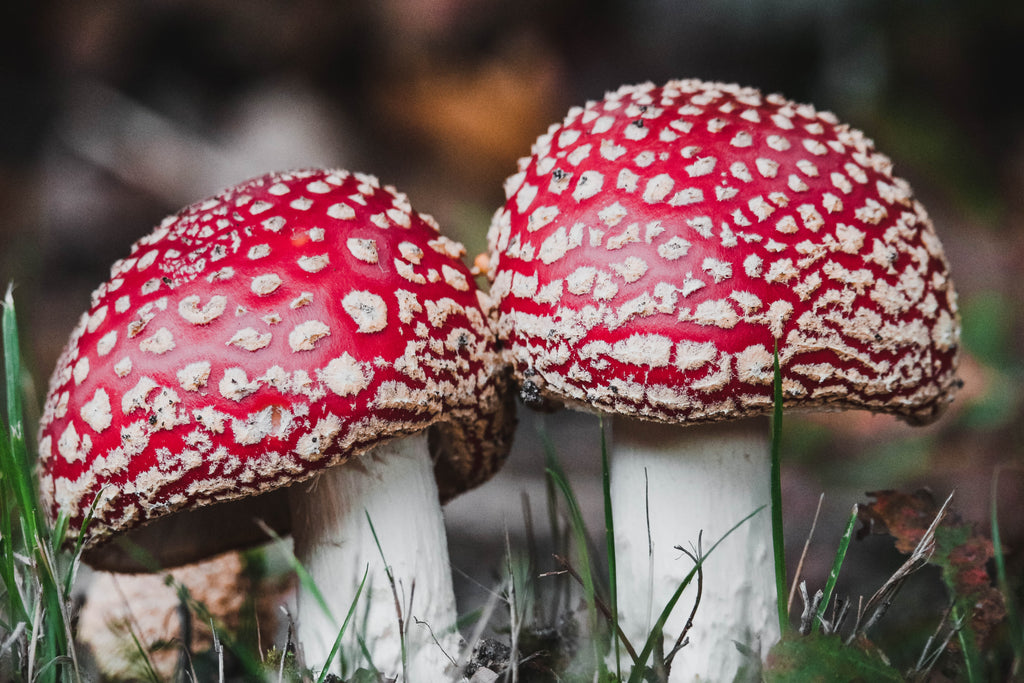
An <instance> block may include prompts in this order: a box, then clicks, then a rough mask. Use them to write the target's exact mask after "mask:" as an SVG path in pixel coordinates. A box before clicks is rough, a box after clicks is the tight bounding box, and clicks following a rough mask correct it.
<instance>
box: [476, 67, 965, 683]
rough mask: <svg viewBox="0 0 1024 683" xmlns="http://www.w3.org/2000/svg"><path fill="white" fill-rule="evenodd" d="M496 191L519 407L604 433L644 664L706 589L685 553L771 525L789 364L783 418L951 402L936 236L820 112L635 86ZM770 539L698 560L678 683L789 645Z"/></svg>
mask: <svg viewBox="0 0 1024 683" xmlns="http://www.w3.org/2000/svg"><path fill="white" fill-rule="evenodd" d="M505 190H506V196H507V203H506V204H505V205H504V207H503V208H501V209H499V210H498V212H497V213H496V214H495V217H494V220H493V222H492V225H491V228H490V231H489V236H488V240H489V248H490V253H489V272H488V275H489V278H490V279H491V281H492V286H491V292H490V293H491V297H492V301H493V302H494V304H495V306H496V308H497V312H498V315H499V323H498V325H499V332H498V336H499V339H500V340H502V341H503V343H504V344H505V348H506V351H505V353H506V354H507V357H508V359H509V362H510V364H511V365H513V367H514V374H515V378H516V380H517V381H518V382H519V383H520V384H521V394H522V396H523V398H524V400H525V401H526V402H527V403H528V404H529V403H534V404H536V403H542V402H546V401H556V402H562V403H564V404H567V405H569V406H572V407H575V408H579V409H582V410H589V411H597V412H601V413H604V414H606V415H608V416H610V417H609V419H608V422H609V423H610V425H611V439H610V443H611V479H612V481H611V487H612V491H611V497H612V505H613V515H614V523H615V542H616V560H617V574H618V576H619V577H623V578H624V579H625V583H624V585H621V586H619V589H618V596H619V601H618V603H619V610H620V619H621V622H622V623H621V625H622V627H623V629H624V630H625V632H626V634H627V635H628V637H629V638H630V639H632V640H634V642H636V641H637V640H639V641H641V642H642V640H643V639H645V638H646V637H647V634H648V633H649V629H650V628H651V626H652V624H653V623H654V620H655V619H656V618H657V616H658V614H659V613H660V611H661V609H662V608H663V607H664V605H665V604H666V603H667V601H668V598H669V597H670V596H671V595H672V593H673V592H674V591H675V589H676V588H677V587H678V586H679V584H680V582H681V580H682V579H683V577H684V576H685V575H686V574H687V573H688V572H689V571H690V569H691V568H692V567H693V565H692V563H691V562H690V561H689V560H687V559H686V558H685V557H684V556H683V554H682V553H681V552H679V551H678V550H676V546H683V547H689V546H690V545H691V544H692V545H694V546H695V545H696V544H697V542H698V538H699V533H700V532H701V531H703V538H704V549H705V550H706V549H707V547H708V546H709V545H710V543H711V542H712V541H713V540H715V539H718V538H719V537H721V536H722V535H723V534H724V533H725V532H726V531H728V530H729V528H730V527H732V526H733V525H735V524H736V523H737V522H739V521H740V520H741V519H743V518H744V517H745V516H747V515H749V514H750V513H752V512H753V511H754V510H756V509H758V508H759V507H760V506H762V505H767V504H769V502H770V496H769V468H770V448H769V446H768V431H769V430H768V427H767V419H766V418H765V417H764V416H765V415H767V414H770V412H771V411H772V408H773V360H774V358H773V354H774V349H775V347H776V345H778V355H779V361H780V364H781V371H782V394H783V399H784V406H785V408H786V409H787V410H840V409H846V408H863V409H867V410H870V411H874V412H879V413H891V414H894V415H897V416H899V417H901V418H903V419H904V420H906V421H908V422H911V423H915V424H917V423H925V422H928V421H931V420H933V419H934V418H936V417H937V415H938V414H939V413H940V411H941V410H942V409H943V407H944V406H945V405H946V404H947V403H948V402H949V401H950V400H952V395H953V393H954V391H955V389H956V388H957V386H958V380H957V379H956V375H955V368H956V362H957V352H958V340H959V318H958V314H957V305H956V295H955V292H954V289H953V284H952V281H951V280H950V277H949V273H948V266H947V262H946V259H945V257H944V255H943V253H942V248H941V246H940V244H939V240H938V238H937V237H936V234H935V231H934V228H933V226H932V223H931V221H930V220H929V218H928V215H927V214H926V213H925V210H924V208H923V207H922V206H921V204H920V203H919V202H918V201H916V200H915V198H914V197H913V195H912V194H911V190H910V187H909V186H908V184H907V183H906V182H905V181H903V180H901V179H899V178H897V177H894V176H893V175H892V164H891V162H890V160H889V159H888V158H887V157H885V156H883V155H882V154H880V153H879V152H877V151H876V150H875V148H874V145H873V142H872V141H871V140H869V139H867V138H866V137H865V136H864V135H863V134H861V133H860V132H859V131H857V130H854V129H852V128H850V127H849V126H847V125H844V124H841V123H839V122H838V121H837V119H836V117H835V116H833V115H832V114H830V113H827V112H820V111H817V110H816V109H815V108H814V107H812V106H810V105H803V104H796V103H794V102H790V101H788V100H786V99H784V98H783V97H781V96H778V95H763V94H762V93H760V92H759V91H757V90H754V89H750V88H742V87H738V86H736V85H729V84H721V83H707V82H702V81H697V80H685V81H672V82H669V83H667V84H666V85H664V86H663V87H656V86H655V85H654V84H651V83H647V84H643V85H637V86H628V87H623V88H621V89H620V90H618V91H617V92H613V93H609V94H608V95H607V96H606V97H605V98H604V99H603V100H602V101H599V102H589V103H587V104H586V106H583V107H575V108H573V109H571V110H570V111H569V113H568V115H567V116H566V118H565V120H564V121H563V122H562V123H560V124H555V125H553V126H551V127H550V128H549V129H548V131H547V133H546V134H544V135H542V136H541V137H540V138H539V139H538V140H537V142H536V143H535V145H534V147H533V150H532V156H530V157H528V158H524V159H522V160H521V161H520V163H519V169H518V173H516V174H515V175H513V176H511V177H510V178H509V179H508V181H507V182H506V187H505ZM769 516H770V515H769V512H768V511H767V510H765V511H763V512H762V513H761V514H759V515H756V516H755V517H753V518H752V519H750V520H749V521H748V522H747V523H746V524H745V525H743V526H742V527H740V528H739V529H738V530H737V531H736V532H735V533H734V534H733V535H732V536H730V537H729V538H728V539H727V540H726V542H725V543H723V544H722V545H721V546H719V548H718V549H717V550H716V551H715V553H714V554H713V555H711V556H710V557H709V558H708V560H707V563H706V564H705V565H704V568H703V571H704V581H703V584H704V585H703V596H702V598H701V601H700V607H699V610H698V612H697V614H696V618H695V623H694V625H693V628H692V630H690V631H689V632H688V637H689V645H687V647H686V648H685V649H684V650H683V651H682V652H680V653H679V655H678V656H677V657H676V658H675V663H674V665H673V667H672V670H673V677H672V680H691V679H694V678H699V679H700V680H732V679H733V676H734V675H735V674H736V672H737V670H738V669H739V668H740V667H741V666H743V665H744V660H743V656H742V655H740V654H739V653H738V651H737V648H735V647H734V646H733V641H737V642H740V643H745V644H747V645H748V646H751V647H752V648H754V649H755V650H757V649H758V648H760V651H761V653H762V654H764V653H765V652H766V651H767V648H768V647H769V646H770V645H771V643H772V642H773V641H774V640H776V639H777V638H778V636H779V622H778V618H777V610H776V590H775V584H774V582H773V580H772V575H773V571H772V567H773V561H772V559H773V551H772V545H771V541H770V533H769V530H770V524H769ZM648 520H649V524H650V526H649V528H648ZM649 539H650V543H651V546H650V547H652V548H653V550H652V551H651V552H652V553H653V557H652V558H651V559H650V560H649V556H648V553H649ZM648 577H651V578H650V579H648ZM620 581H621V579H620ZM687 595H689V596H690V597H689V598H688V599H690V600H692V599H693V595H694V587H691V588H690V589H689V593H688V594H687ZM688 615H689V609H683V608H677V609H676V610H675V612H674V613H673V616H672V618H671V619H670V621H669V622H668V624H667V626H666V629H665V637H666V638H671V639H672V640H671V641H670V642H669V643H668V645H667V647H666V651H667V650H668V649H670V648H671V645H672V643H673V642H674V640H675V638H677V637H678V635H679V633H680V630H681V629H682V628H683V625H684V623H685V621H686V619H687V617H688Z"/></svg>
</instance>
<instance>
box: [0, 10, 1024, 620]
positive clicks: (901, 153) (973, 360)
mask: <svg viewBox="0 0 1024 683" xmlns="http://www.w3.org/2000/svg"><path fill="white" fill-rule="evenodd" d="M1022 44H1024V4H1022V3H1019V2H1013V1H1012V0H1005V1H1004V2H999V1H996V0H991V1H990V0H975V1H973V2H970V3H968V2H963V1H962V0H931V1H930V2H912V1H904V0H830V1H828V2H821V1H818V0H717V1H716V2H711V1H705V2H699V1H691V2H687V1H685V0H597V1H595V2H585V1H584V0H350V1H344V0H295V1H292V2H287V1H285V0H256V1H254V2H247V3H240V2H236V1H234V0H92V1H91V2H77V1H74V0H37V1H36V2H31V3H29V2H19V1H14V2H6V3H3V4H2V8H0V54H2V58H0V92H2V93H3V104H4V106H3V107H2V108H0V279H2V280H3V281H5V282H6V281H10V282H13V283H14V286H15V290H14V293H15V300H16V303H17V305H18V311H19V315H20V319H21V322H22V328H23V329H22V344H23V347H24V351H25V354H26V356H27V359H26V360H27V362H28V364H29V366H30V369H31V371H32V374H33V376H34V378H35V380H36V382H37V386H36V390H37V392H38V394H37V399H38V398H39V395H41V394H42V393H43V392H44V390H45V382H46V379H47V377H48V375H49V373H50V370H51V368H52V367H53V364H54V361H55V359H56V357H57V355H58V353H59V352H60V349H61V347H62V345H63V343H64V341H65V339H66V337H67V335H68V333H69V332H70V330H71V328H72V327H73V325H74V323H75V322H76V320H77V318H78V316H79V315H80V313H81V312H83V311H84V310H85V309H86V308H87V306H88V300H89V293H90V291H91V290H92V289H93V288H94V287H95V286H96V285H97V284H98V283H100V282H102V281H103V280H105V279H106V278H107V277H108V272H109V271H108V269H109V265H110V264H111V263H112V262H113V261H114V260H115V259H117V258H119V257H121V256H124V255H125V254H126V253H127V250H128V247H129V245H130V244H131V243H132V242H133V241H134V240H135V239H137V238H139V237H141V236H142V235H144V234H146V233H147V232H149V231H150V229H151V228H152V226H154V225H155V224H156V223H157V222H158V221H159V220H160V219H161V218H162V217H163V216H165V215H167V214H169V213H172V212H174V211H176V210H177V209H179V208H180V207H182V206H184V205H186V204H188V203H191V202H193V201H195V200H198V199H201V198H203V197H206V196H208V195H210V194H213V193H214V192H216V191H218V190H219V189H221V188H222V187H224V186H227V185H230V184H234V183H236V182H239V181H241V180H244V179H246V178H249V177H251V176H254V175H259V174H262V173H263V172H266V171H269V170H274V169H284V168H289V167H296V166H308V165H330V166H340V167H345V168H349V169H352V170H361V171H365V172H369V173H373V174H376V175H378V176H379V177H380V178H381V179H382V180H383V181H384V182H386V183H391V184H394V185H396V186H397V187H398V188H399V189H401V190H403V191H405V192H406V193H408V195H409V196H410V199H411V201H412V204H413V206H414V207H415V208H416V209H417V210H419V211H422V212H425V213H430V214H432V215H434V216H435V217H436V218H437V219H438V220H439V222H440V223H441V225H442V226H443V229H444V230H445V231H446V232H447V233H448V234H449V235H450V236H452V237H454V238H456V239H459V240H461V241H462V242H464V243H465V244H466V245H467V248H468V252H469V258H470V259H471V258H472V256H473V255H475V254H476V253H478V252H480V251H483V250H484V248H485V233H486V229H487V226H488V223H489V219H490V215H491V214H492V213H493V211H494V210H495V209H496V208H497V207H498V206H499V205H500V204H501V202H502V201H503V197H504V195H503V192H502V181H503V180H504V178H505V177H506V176H507V175H509V174H511V173H512V172H513V171H514V170H515V162H516V159H517V158H518V157H520V156H523V155H526V154H528V152H529V149H530V144H531V142H532V141H533V139H534V138H535V137H536V136H537V135H538V134H540V133H542V132H543V131H544V130H545V129H546V127H547V125H548V124H549V123H552V122H554V121H558V120H560V119H561V118H562V116H563V114H564V113H565V111H566V110H567V109H568V108H569V107H570V106H572V105H574V104H582V103H583V102H585V101H586V100H588V99H598V98H600V97H602V96H603V94H604V93H605V91H607V90H612V89H615V88H616V87H618V86H619V85H620V84H623V83H632V82H641V81H647V80H651V81H655V82H662V81H665V80H667V79H669V78H676V77H680V78H681V77H700V78H704V79H713V80H724V81H735V82H739V83H741V84H743V85H752V86H756V87H759V88H761V89H762V90H765V91H776V92H781V93H783V94H784V95H786V96H787V97H789V98H791V99H794V100H798V101H807V102H813V103H815V104H816V105H817V106H818V107H819V108H821V109H829V110H832V111H834V112H836V113H837V114H838V115H839V117H840V118H841V119H843V120H845V121H848V122H850V123H851V124H853V125H855V126H856V127H858V128H861V129H863V130H865V131H866V132H867V133H868V135H869V136H871V137H873V138H874V139H875V140H876V142H877V144H878V147H879V148H880V149H881V150H882V151H884V152H886V153H887V154H889V155H890V156H891V157H892V158H893V159H894V161H895V163H896V171H897V173H898V174H899V175H901V176H903V177H905V178H907V179H908V180H910V181H911V183H912V185H913V187H914V188H915V191H916V193H917V195H918V197H919V198H920V199H921V200H922V201H923V202H924V204H925V205H926V206H927V207H928V209H929V211H930V213H931V214H932V216H933V218H934V220H935V223H936V225H937V228H938V230H939V234H940V236H941V237H942V239H943V241H944V243H945V246H946V249H947V253H948V255H949V259H950V261H951V262H952V268H953V273H954V278H955V280H956V281H957V285H958V288H959V291H960V297H961V298H960V301H961V305H962V312H963V317H964V326H965V329H964V342H965V347H966V349H965V355H964V358H963V378H964V380H965V382H966V385H965V388H964V390H963V392H962V393H961V395H960V397H959V399H958V401H957V403H956V404H955V405H954V407H953V408H952V409H951V411H950V412H949V414H948V415H947V416H946V417H945V419H943V420H942V421H940V422H939V423H938V424H937V425H934V426H932V427H928V428H924V429H911V428H909V427H905V426H902V425H901V424H900V423H897V422H895V421H894V420H892V419H889V418H885V417H873V416H870V415H866V414H853V413H846V414H841V415H833V416H829V417H826V418H813V419H812V418H797V417H793V418H791V419H789V420H788V421H787V423H786V451H785V464H784V487H785V491H784V495H785V514H786V520H787V534H788V540H789V542H790V545H791V549H790V551H789V554H790V558H791V560H790V565H791V570H792V567H793V566H794V565H795V559H796V557H797V556H798V554H799V552H800V549H801V546H802V545H803V541H804V539H805V537H806V535H807V533H808V530H809V528H810V526H811V522H812V519H813V516H814V510H815V506H816V504H817V502H818V497H819V494H820V493H822V492H824V493H825V499H824V504H823V509H822V517H821V520H820V522H819V524H818V527H817V531H816V534H815V537H814V541H813V543H812V545H811V549H810V553H809V556H808V560H807V563H806V565H805V569H804V575H805V576H807V577H808V579H809V583H810V584H811V585H812V588H813V586H814V585H819V584H821V583H823V582H824V580H825V577H826V576H827V571H828V566H829V565H830V564H831V560H832V556H833V553H834V549H835V546H836V543H837V539H838V536H839V533H840V531H841V529H842V527H843V526H844V524H845V521H846V519H847V516H848V515H849V510H850V506H851V505H852V504H853V503H855V502H858V501H864V500H866V496H865V492H866V491H871V490H876V489H888V488H898V489H901V490H907V491H912V490H915V489H917V488H919V487H928V488H930V489H931V490H932V491H933V492H934V493H935V494H936V496H937V497H939V498H940V499H943V498H945V496H946V495H948V493H949V492H950V491H952V490H953V489H955V490H956V492H957V493H956V499H955V503H954V505H955V507H956V508H957V510H958V511H959V512H960V514H962V516H963V517H964V518H965V519H967V520H971V521H975V522H977V523H978V525H979V528H981V529H983V530H986V531H987V529H988V526H989V522H988V519H989V506H990V505H991V503H992V500H993V497H992V490H993V489H992V483H993V473H994V472H995V471H996V469H997V468H1000V467H1002V468H1004V469H1003V470H1002V472H1001V475H1000V479H999V485H998V487H997V492H996V493H997V500H998V503H999V509H1000V512H1001V516H1000V523H1001V528H1002V533H1003V539H1004V541H1005V543H1006V545H1007V549H1008V551H1009V555H1008V560H1009V562H1010V566H1011V569H1012V570H1013V571H1015V572H1016V573H1017V575H1020V573H1021V571H1022V567H1024V514H1022V512H1021V505H1022V501H1024V469H1022V468H1024V419H1022V418H1024V410H1022V406H1024V388H1022V387H1024V383H1022V380H1024V296H1022V295H1024V285H1022V282H1024V88H1022V87H1021V83H1020V67H1021V66H1024V59H1022V57H1021V53H1020V46H1021V45H1022ZM542 427H543V428H544V429H546V430H547V431H548V432H549V434H550V435H551V438H552V441H553V442H554V443H555V444H556V446H557V445H558V444H571V447H567V448H563V449H561V455H562V457H563V461H564V464H565V466H566V468H567V469H568V470H569V473H570V476H571V477H572V479H573V482H574V483H575V485H576V487H577V491H578V493H579V495H580V497H581V500H582V503H583V507H584V511H585V513H586V515H587V516H588V519H589V520H591V523H592V528H593V529H599V528H600V521H599V520H600V519H601V509H600V505H601V502H600V496H599V491H600V488H599V481H598V477H597V475H598V472H599V458H598V455H599V450H598V443H599V442H598V426H597V422H596V420H594V419H593V418H590V417H587V416H574V415H568V414H565V415H562V414H559V415H551V416H546V417H543V418H541V417H538V416H536V415H534V414H530V413H527V412H525V411H523V412H522V415H521V425H520V430H519V438H518V440H517V445H516V450H515V452H514V454H513V457H512V459H511V460H510V462H509V464H508V466H507V467H506V469H505V470H504V471H503V472H502V473H501V474H500V475H499V476H498V477H497V478H496V479H495V480H494V481H493V482H491V483H489V484H487V485H485V486H484V487H482V488H480V489H478V490H476V491H474V492H471V493H470V494H468V495H466V496H464V497H462V498H461V499H458V500H456V501H455V502H453V503H452V504H451V505H450V506H449V509H448V516H449V522H450V532H449V533H450V542H451V546H452V554H453V563H454V564H455V565H456V567H457V569H459V570H461V571H462V572H464V573H463V574H459V576H461V577H462V579H460V581H461V582H462V584H463V585H461V586H460V596H461V597H462V599H463V600H464V601H465V603H466V604H473V603H474V601H477V602H478V601H480V600H483V599H485V598H486V592H485V591H484V590H483V589H482V587H481V586H480V585H479V584H482V585H483V586H489V585H493V578H494V577H495V576H496V575H497V573H498V571H499V569H500V566H501V562H502V561H501V557H502V552H503V546H504V538H505V534H504V530H505V529H508V531H509V534H510V538H511V539H512V543H513V545H514V544H516V543H519V542H521V541H522V539H523V534H524V512H523V504H524V503H523V501H524V497H523V492H526V494H527V496H528V500H529V504H530V506H531V508H532V513H533V516H534V517H535V518H537V519H541V518H543V516H544V515H545V512H544V505H545V499H544V482H543V474H542V473H543V467H544V458H543V452H542V448H541V446H540V444H541V441H540V439H539V438H538V430H539V429H541V428H542ZM541 527H543V528H546V526H545V525H544V524H540V525H538V529H539V528H541ZM538 533H539V532H538ZM899 562H900V558H899V556H898V555H896V554H895V553H894V552H893V551H892V550H891V542H890V541H888V540H887V539H882V538H874V539H868V540H867V541H865V542H863V543H859V544H854V546H853V547H852V548H851V551H850V554H849V559H848V564H847V569H844V577H843V581H844V582H845V584H844V583H842V582H841V584H840V587H839V590H840V592H843V591H845V592H847V593H850V594H852V595H858V594H860V593H865V592H866V593H868V594H870V593H871V592H873V591H874V590H875V588H877V587H878V585H879V584H880V583H881V581H882V580H884V578H885V577H886V576H888V572H891V571H892V569H893V568H895V567H896V566H897V565H898V564H899ZM932 578H934V577H932ZM919 583H922V584H927V583H928V580H927V579H923V580H921V581H920V582H919ZM908 590H909V589H908ZM921 590H922V591H923V592H922V595H923V596H924V597H923V598H922V599H925V600H933V601H934V602H935V611H936V614H938V613H939V612H941V609H942V607H943V598H942V594H941V590H940V589H939V588H938V587H937V586H935V587H933V588H932V589H927V588H922V589H921ZM928 590H932V592H931V593H929V592H928ZM901 599H905V600H910V599H912V598H906V597H905V596H904V597H902V598H901ZM897 607H898V606H897ZM897 611H898V610H897Z"/></svg>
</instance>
